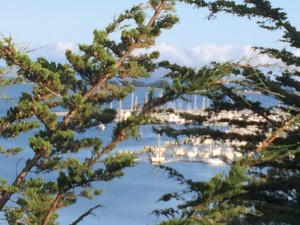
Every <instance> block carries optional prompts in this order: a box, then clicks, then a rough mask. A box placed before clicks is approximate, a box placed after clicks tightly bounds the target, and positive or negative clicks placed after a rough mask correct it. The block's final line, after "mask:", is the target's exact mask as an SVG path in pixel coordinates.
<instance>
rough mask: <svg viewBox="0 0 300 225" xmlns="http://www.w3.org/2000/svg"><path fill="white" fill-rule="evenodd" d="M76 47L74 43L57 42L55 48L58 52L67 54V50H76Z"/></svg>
mask: <svg viewBox="0 0 300 225" xmlns="http://www.w3.org/2000/svg"><path fill="white" fill-rule="evenodd" d="M75 47H76V45H75V44H74V43H72V42H60V41H59V42H57V43H56V44H55V45H54V48H55V50H56V51H57V52H63V53H65V52H66V50H75Z"/></svg>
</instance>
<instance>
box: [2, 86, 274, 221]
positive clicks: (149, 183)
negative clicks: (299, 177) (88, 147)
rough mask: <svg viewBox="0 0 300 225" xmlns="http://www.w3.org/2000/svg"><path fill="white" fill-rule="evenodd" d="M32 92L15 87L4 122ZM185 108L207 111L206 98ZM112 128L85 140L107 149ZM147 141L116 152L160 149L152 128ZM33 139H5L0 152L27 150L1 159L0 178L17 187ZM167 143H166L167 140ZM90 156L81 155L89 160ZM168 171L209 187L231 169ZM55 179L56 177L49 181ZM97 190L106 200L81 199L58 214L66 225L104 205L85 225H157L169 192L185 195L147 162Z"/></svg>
mask: <svg viewBox="0 0 300 225" xmlns="http://www.w3.org/2000/svg"><path fill="white" fill-rule="evenodd" d="M30 89H31V85H14V86H12V87H11V88H9V89H6V90H5V91H4V94H5V95H9V96H10V97H12V100H9V101H8V100H4V99H0V115H1V116H2V115H3V114H4V113H5V112H6V111H7V109H9V107H11V106H13V105H14V104H16V102H17V98H18V96H19V92H25V91H28V90H30ZM148 91H149V90H147V89H137V91H136V96H138V101H144V99H145V95H146V92H148ZM250 98H252V100H253V98H257V100H260V101H263V102H265V104H269V103H270V100H269V99H267V100H265V99H264V100H262V99H260V98H261V96H258V95H251V96H250ZM130 105H131V96H129V97H128V98H126V99H125V100H124V102H123V107H124V108H130ZM174 105H176V106H177V107H179V106H180V107H182V108H189V107H195V106H196V107H199V108H200V107H202V106H203V102H202V98H201V97H200V96H199V97H198V98H197V102H196V104H195V103H194V104H193V106H192V105H191V103H184V102H180V101H179V102H175V103H174V104H173V106H174ZM113 106H114V107H115V108H117V107H118V102H114V103H113ZM111 131H112V125H109V126H107V127H106V129H105V130H104V131H99V130H98V129H96V128H92V129H90V130H88V131H87V132H86V134H84V136H89V137H93V136H101V138H103V142H104V143H108V142H109V140H110V138H111ZM142 131H143V138H142V139H141V140H140V141H136V140H135V139H129V140H127V141H125V142H123V143H120V144H119V145H118V146H117V148H116V149H119V150H139V149H142V148H143V146H144V145H155V144H156V143H157V139H156V135H154V134H153V133H152V132H151V126H150V125H149V126H145V127H143V129H142ZM33 133H34V131H33V132H30V133H27V134H22V135H21V136H20V137H18V138H15V139H3V138H0V146H2V147H3V148H4V149H6V148H10V147H14V146H16V145H17V146H22V147H23V148H24V149H25V150H24V151H23V152H22V153H21V154H20V155H18V156H16V157H9V158H7V157H5V156H2V155H0V176H1V177H2V178H6V179H7V180H8V181H12V179H13V178H14V177H15V175H16V173H17V172H20V170H21V168H22V166H24V165H25V162H26V159H27V158H28V157H30V156H32V155H33V153H32V151H31V150H30V148H29V146H28V144H27V143H28V138H29V137H30V136H31V135H32V134H33ZM162 138H163V140H167V138H166V137H162ZM85 154H87V153H86V152H82V153H81V154H79V157H84V156H85ZM166 165H167V166H170V167H173V168H175V169H177V170H178V171H179V172H180V173H182V174H183V175H185V176H186V178H190V179H194V180H198V181H205V180H208V179H210V178H211V177H212V176H214V175H215V174H216V173H223V172H226V171H228V168H229V166H228V165H225V166H219V167H214V166H209V165H207V164H203V163H200V162H173V163H167V164H166ZM48 178H49V179H51V176H48ZM95 186H96V187H98V188H101V189H103V190H104V192H103V194H102V195H100V196H99V197H97V198H95V199H94V200H92V201H90V200H86V199H80V200H79V201H78V204H76V205H75V206H71V207H69V208H66V209H62V210H60V211H59V214H60V217H59V218H60V219H59V220H60V222H61V224H70V223H71V222H73V221H74V220H75V219H76V218H77V217H78V216H80V215H81V214H82V213H84V212H85V211H87V210H88V209H89V208H91V207H93V206H96V205H98V204H100V205H101V206H102V207H101V208H98V209H96V210H95V211H94V215H93V216H89V217H86V218H85V219H84V221H83V222H81V223H80V224H104V225H120V224H121V225H147V224H151V225H152V224H156V223H158V222H159V221H161V220H162V219H164V218H157V217H155V216H154V215H152V214H151V212H152V211H153V210H154V209H159V208H165V207H172V206H175V205H176V202H168V203H162V202H157V200H158V199H159V198H160V197H161V196H162V195H163V194H164V193H168V192H174V191H180V190H183V189H184V188H185V187H184V186H182V185H180V184H178V183H177V182H176V181H175V180H174V179H171V178H168V174H167V173H166V172H165V171H164V170H161V169H159V168H157V167H155V166H153V165H151V164H150V163H149V162H148V160H147V158H144V159H142V160H140V161H138V162H137V164H136V166H135V167H133V168H127V169H126V170H125V176H124V177H122V178H118V179H115V180H113V181H111V182H99V183H95Z"/></svg>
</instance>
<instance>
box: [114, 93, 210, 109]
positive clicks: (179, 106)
mask: <svg viewBox="0 0 300 225" xmlns="http://www.w3.org/2000/svg"><path fill="white" fill-rule="evenodd" d="M147 102H148V93H147V92H146V94H145V100H144V103H147ZM118 104H119V105H118V109H119V110H122V109H123V101H122V100H119V102H118ZM139 104H140V103H139V102H138V96H137V95H135V93H133V92H132V93H131V101H130V110H134V109H136V108H137V106H138V105H139ZM207 105H209V99H208V98H206V97H205V96H202V110H205V109H206V107H207ZM168 106H169V107H168V108H173V109H175V110H176V109H178V110H181V109H183V107H182V102H179V103H177V104H176V103H175V102H171V103H170V104H169V105H168ZM110 108H113V102H111V103H110ZM198 109H199V108H198V106H197V95H194V100H193V110H194V111H196V110H198ZM187 110H191V108H190V105H189V103H188V105H187Z"/></svg>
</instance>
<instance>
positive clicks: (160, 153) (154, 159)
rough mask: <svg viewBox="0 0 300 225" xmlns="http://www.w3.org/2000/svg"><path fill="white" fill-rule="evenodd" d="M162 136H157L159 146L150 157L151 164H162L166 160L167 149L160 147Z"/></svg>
mask: <svg viewBox="0 0 300 225" xmlns="http://www.w3.org/2000/svg"><path fill="white" fill-rule="evenodd" d="M160 138H161V137H160V135H159V134H158V135H157V146H156V147H154V148H153V149H152V155H151V156H150V161H151V163H154V164H155V163H162V162H164V161H165V160H166V157H165V156H164V154H165V151H166V149H165V148H164V147H162V146H161V145H160Z"/></svg>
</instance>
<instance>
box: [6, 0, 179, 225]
mask: <svg viewBox="0 0 300 225" xmlns="http://www.w3.org/2000/svg"><path fill="white" fill-rule="evenodd" d="M144 7H145V5H139V6H134V7H132V8H131V9H129V10H126V11H125V12H124V13H122V14H121V15H119V16H118V17H117V18H115V19H114V21H113V22H112V23H111V24H109V25H108V26H107V27H106V28H105V29H104V30H95V31H94V39H93V42H92V43H91V44H89V45H87V44H81V45H79V50H80V54H76V53H74V52H72V51H67V52H66V58H67V60H68V63H65V64H59V63H58V64H57V63H54V62H48V61H47V59H45V58H38V59H37V60H36V61H33V60H32V59H30V57H29V56H28V55H27V54H26V53H24V52H22V50H20V49H17V47H16V45H15V44H14V42H13V40H12V38H11V37H8V38H4V39H3V40H2V41H1V42H0V57H1V59H3V60H5V62H6V64H7V66H8V67H11V68H13V69H14V70H16V71H17V75H18V77H20V78H23V79H25V80H26V81H28V82H31V83H32V84H33V90H32V92H28V93H22V94H21V96H20V98H19V100H18V103H17V105H16V106H14V107H12V108H10V109H9V110H8V112H7V113H6V115H5V116H3V117H2V118H1V119H0V136H1V138H10V139H11V140H12V141H13V140H14V138H16V137H18V136H19V135H22V134H24V133H29V134H30V133H31V134H33V135H32V136H31V137H30V138H29V140H28V143H29V147H30V149H31V150H32V151H31V152H30V153H28V154H26V155H28V156H29V158H27V159H26V163H25V164H24V167H23V168H22V169H21V170H19V171H20V172H19V173H18V174H17V175H16V177H15V179H14V180H13V182H12V183H11V184H8V182H7V181H6V180H4V179H1V187H0V210H1V211H2V212H4V213H5V216H6V219H7V221H8V223H9V224H39V225H40V224H44V225H46V224H57V217H58V214H57V210H59V209H60V208H62V207H67V206H69V205H71V204H76V201H77V199H78V198H79V197H85V198H89V199H90V198H93V197H94V196H96V195H99V194H101V190H97V189H94V188H93V183H94V182H97V181H110V180H112V179H114V178H116V177H120V176H122V175H123V169H124V168H125V167H129V166H133V164H134V161H133V159H134V157H133V156H132V155H130V154H124V155H115V156H110V155H109V153H110V152H111V151H112V150H113V149H114V147H115V146H116V144H118V143H119V142H121V141H123V140H125V139H126V138H129V137H131V136H132V135H134V134H135V132H134V130H135V128H137V127H139V126H140V125H143V124H146V123H150V122H151V118H150V117H149V113H150V112H151V110H153V109H154V108H155V107H156V106H157V105H158V104H159V103H153V104H151V106H150V107H148V106H147V107H145V108H144V109H142V110H140V111H134V112H132V115H131V116H130V117H129V118H127V119H126V120H119V121H118V122H117V123H116V124H115V127H114V129H113V133H112V139H111V141H110V142H109V143H108V144H107V145H104V146H103V144H102V140H101V138H98V137H87V136H86V135H85V133H86V132H87V131H88V130H89V129H90V128H93V127H95V126H97V125H98V124H100V123H102V124H109V123H113V121H114V120H115V119H116V116H117V111H116V110H115V109H110V108H108V107H106V105H107V103H110V102H111V101H114V100H122V99H124V98H125V97H126V96H127V95H128V94H129V93H131V92H132V91H133V90H134V87H133V86H131V85H129V86H119V85H117V84H115V83H114V82H111V81H116V80H117V81H120V82H122V81H124V80H126V79H138V78H140V77H149V74H150V73H151V72H152V71H153V70H154V69H155V68H156V65H155V63H154V60H155V59H157V57H158V56H159V54H158V53H157V52H152V53H149V54H140V55H137V54H132V53H133V51H134V50H136V49H143V48H147V47H149V46H152V45H153V44H154V43H155V39H156V38H157V37H158V36H159V35H160V33H161V31H162V30H163V29H170V28H171V27H172V26H173V25H174V24H175V23H176V22H177V21H178V18H177V17H176V16H174V15H173V13H172V8H173V2H172V1H167V0H162V1H156V0H155V1H154V0H151V1H149V4H148V7H147V9H144ZM150 12H151V13H152V16H151V17H150V19H149V20H148V19H147V16H146V13H147V15H148V13H150ZM113 33H117V34H120V40H113V39H111V36H112V34H113ZM149 104H150V103H149ZM57 108H60V109H61V108H62V109H64V110H66V111H67V115H66V116H64V117H63V118H62V119H60V118H59V117H58V116H57V115H56V114H55V113H54V111H55V109H57ZM23 150H24V149H22V148H21V147H16V148H12V149H1V153H3V154H5V155H8V156H11V157H14V156H17V155H18V154H20V153H22V151H23ZM83 151H84V152H87V156H86V158H85V159H82V157H80V156H79V154H80V153H81V152H83ZM32 172H34V173H32ZM29 173H30V176H29ZM47 174H51V176H50V177H52V178H49V176H47ZM9 201H11V202H14V204H10V202H9ZM95 208H97V207H93V208H91V210H93V209H95ZM91 210H89V211H87V212H86V213H84V214H83V215H82V216H81V217H79V218H78V220H77V222H78V221H80V220H82V218H83V217H84V216H86V215H89V214H90V213H91ZM78 216H79V215H78ZM74 219H75V218H74ZM77 222H76V223H77ZM74 223H75V222H74Z"/></svg>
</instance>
